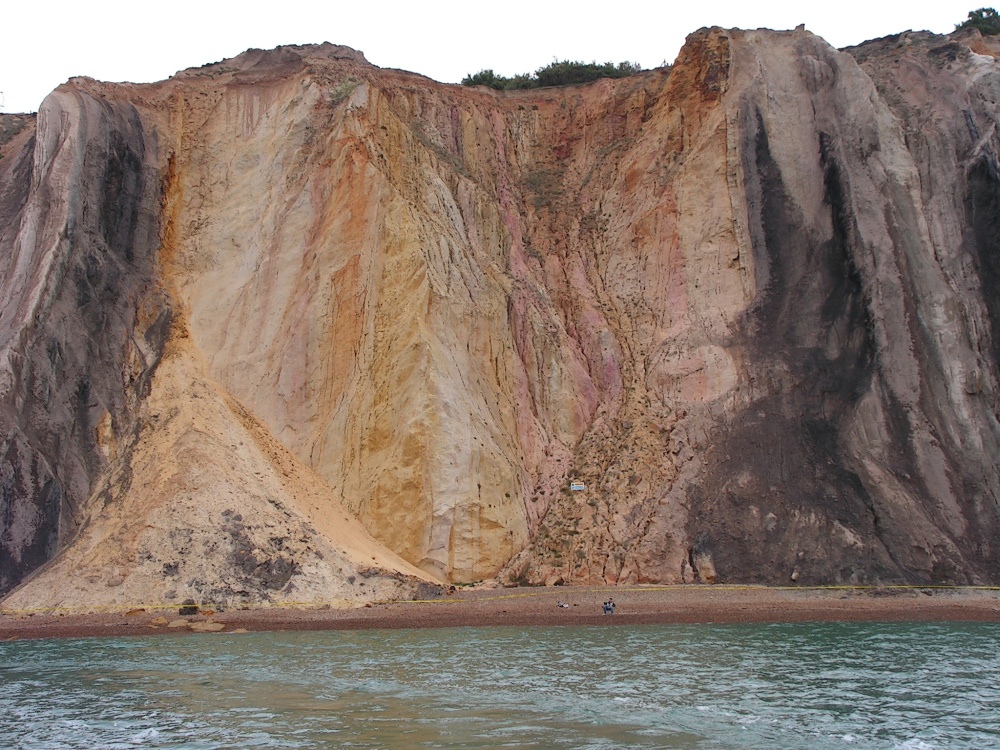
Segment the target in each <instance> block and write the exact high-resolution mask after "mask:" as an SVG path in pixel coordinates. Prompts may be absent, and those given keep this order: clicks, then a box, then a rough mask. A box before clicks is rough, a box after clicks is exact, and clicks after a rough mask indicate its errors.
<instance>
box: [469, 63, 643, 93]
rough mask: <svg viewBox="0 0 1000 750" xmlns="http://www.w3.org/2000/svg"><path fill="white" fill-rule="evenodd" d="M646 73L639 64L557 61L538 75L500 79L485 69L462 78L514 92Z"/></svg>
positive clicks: (543, 68) (524, 74) (536, 73)
mask: <svg viewBox="0 0 1000 750" xmlns="http://www.w3.org/2000/svg"><path fill="white" fill-rule="evenodd" d="M641 71H642V67H641V66H640V65H639V63H631V62H620V63H618V64H617V65H616V64H615V63H612V62H606V63H603V64H598V63H596V62H589V63H585V62H578V61H570V60H555V61H553V62H552V63H551V64H549V65H546V66H544V67H542V68H539V69H538V70H536V71H535V72H534V73H523V74H521V75H516V76H513V77H511V78H507V77H505V76H498V75H497V74H496V73H494V72H493V71H492V69H486V70H481V71H479V72H478V73H476V74H475V75H467V76H466V77H465V78H463V79H462V85H463V86H489V87H490V88H491V89H496V90H497V91H513V90H515V89H537V88H542V87H543V86H573V85H575V84H579V83H590V82H591V81H596V80H597V79H598V78H625V77H626V76H631V75H635V74H636V73H639V72H641Z"/></svg>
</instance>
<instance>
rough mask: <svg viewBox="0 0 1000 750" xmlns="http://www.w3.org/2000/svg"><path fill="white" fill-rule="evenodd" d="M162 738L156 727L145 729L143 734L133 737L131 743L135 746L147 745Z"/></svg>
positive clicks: (139, 733)
mask: <svg viewBox="0 0 1000 750" xmlns="http://www.w3.org/2000/svg"><path fill="white" fill-rule="evenodd" d="M159 736H160V730H159V729H157V728H156V727H149V728H148V729H143V730H142V731H141V732H138V733H137V734H135V735H133V736H132V738H131V739H130V740H129V742H130V743H131V744H133V745H145V744H146V743H147V742H149V741H151V740H152V741H155V740H157V739H158V738H159Z"/></svg>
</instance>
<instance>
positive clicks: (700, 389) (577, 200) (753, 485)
mask: <svg viewBox="0 0 1000 750" xmlns="http://www.w3.org/2000/svg"><path fill="white" fill-rule="evenodd" d="M998 97H1000V67H998V63H997V61H996V60H995V59H994V57H993V56H992V47H991V43H990V41H989V40H985V39H983V38H982V37H980V36H979V35H978V34H977V33H965V34H963V35H953V36H952V37H937V36H933V35H930V34H920V33H917V34H913V33H908V34H904V35H901V36H899V37H897V38H891V39H883V40H877V41H875V42H870V43H868V44H865V45H862V46H860V47H858V48H854V49H851V50H846V51H837V50H834V49H832V48H831V47H829V46H828V45H827V44H826V43H825V42H823V41H822V40H821V39H819V38H817V37H815V36H813V35H811V34H809V33H807V32H804V31H795V32H784V33H777V32H768V31H755V32H743V31H722V30H719V29H711V30H702V31H700V32H698V33H696V34H693V35H692V36H691V37H690V38H689V40H688V42H687V44H686V45H685V47H684V49H683V50H682V51H681V54H680V56H679V57H678V60H677V62H676V64H675V65H674V66H673V67H672V68H669V69H660V70H655V71H649V72H647V73H643V74H640V75H637V76H634V77H631V78H627V79H620V80H615V81H610V80H604V81H599V82H597V83H594V84H590V85H586V86H580V87H572V88H566V89H541V90H534V91H522V92H507V93H498V92H494V91H491V90H486V89H467V88H461V87H457V86H448V85H442V84H437V83H434V82H432V81H429V80H427V79H425V78H422V77H420V76H417V75H414V74H409V73H404V72H400V71H390V70H381V69H378V68H375V67H373V66H371V65H369V64H368V63H367V62H366V61H365V60H364V58H363V57H362V56H361V55H360V54H359V53H357V52H354V51H353V50H350V49H348V48H344V47H335V46H332V45H321V46H317V47H282V48H279V49H277V50H273V51H270V52H261V51H256V50H251V51H249V52H247V53H244V54H243V55H241V56H239V57H237V58H235V59H233V60H229V61H225V62H223V63H218V64H215V65H210V66H205V67H204V68H200V69H195V70H189V71H184V72H182V73H179V74H178V75H177V76H175V77H174V78H172V79H170V80H169V81H165V82H163V83H159V84H151V85H142V86H139V85H112V84H103V83H98V82H95V81H91V80H89V79H74V80H72V81H70V82H69V83H68V84H66V85H65V86H63V87H60V89H58V90H57V91H56V92H54V93H53V94H52V95H51V96H50V97H49V98H48V99H47V100H46V102H45V103H44V105H43V107H42V110H41V111H40V113H39V115H38V121H37V124H35V123H33V122H29V121H25V122H22V123H20V125H19V128H20V129H19V130H18V133H17V135H15V136H14V137H13V138H12V139H11V140H10V141H9V142H7V143H5V144H3V145H2V146H0V148H2V153H3V155H4V156H3V158H2V159H0V220H2V223H0V250H2V256H0V257H2V262H3V263H4V264H5V271H4V274H3V277H2V284H3V288H2V289H0V292H2V294H0V303H2V305H3V307H2V308H0V351H2V356H3V361H2V367H0V373H2V378H3V385H2V387H0V435H2V436H3V443H2V448H3V459H2V460H3V464H2V468H0V490H2V494H0V511H2V513H0V544H2V547H0V550H2V552H0V554H2V557H0V574H2V576H3V579H2V580H0V590H2V589H5V588H10V587H11V586H13V585H15V584H17V583H18V582H19V581H20V580H21V579H22V578H23V577H24V576H25V575H27V574H29V573H31V571H36V572H34V573H32V574H31V576H30V577H29V579H28V580H27V581H26V582H25V583H24V584H23V585H22V586H21V587H20V588H19V589H17V591H16V592H15V593H14V594H13V595H12V596H11V597H9V598H8V600H7V601H8V604H9V603H10V602H14V603H16V604H18V605H20V606H25V605H27V604H30V603H39V602H41V603H45V604H57V603H66V602H73V603H78V602H82V601H119V602H134V601H139V600H142V601H154V600H156V601H158V600H162V599H163V598H165V597H167V598H169V597H176V598H180V597H188V596H192V597H200V598H202V599H207V600H213V601H227V602H230V601H231V602H236V601H251V602H252V601H262V600H285V601H329V600H344V601H362V600H364V599H366V598H371V597H374V596H386V595H393V596H399V595H405V594H406V593H408V592H413V591H416V590H417V589H418V588H419V586H420V585H421V584H420V583H419V582H420V581H421V580H424V581H426V580H439V581H447V580H456V581H473V580H480V579H484V578H489V577H493V576H497V575H499V576H501V577H502V578H503V579H504V580H508V579H510V580H522V581H532V582H547V583H553V582H556V581H558V580H560V579H561V580H563V581H566V582H605V581H606V582H651V581H659V582H675V581H694V580H707V581H711V580H717V579H723V580H729V581H736V580H742V581H762V582H785V581H789V580H797V581H799V582H802V583H818V582H834V581H854V582H870V581H890V580H893V581H897V580H903V581H914V582H917V581H919V582H927V581H942V582H956V583H967V582H981V581H996V580H998V579H1000V567H998V562H997V561H998V554H1000V549H998V546H1000V506H998V497H1000V494H998V493H1000V475H998V469H997V458H998V456H1000V451H998V440H1000V430H998V424H997V414H998V410H997V409H998V402H997V397H998V392H997V362H998V356H997V355H998V351H1000V344H998V343H997V341H998V340H1000V339H998V337H1000V328H998V326H1000V303H998V302H997V300H998V299H1000V297H998V296H997V288H996V281H997V278H998V276H1000V261H998V260H997V258H998V257H1000V247H997V242H998V240H997V237H998V236H1000V235H998V232H997V231H996V230H997V228H998V224H1000V205H998V204H1000V182H998V180H1000V177H998V174H1000V170H998V168H997V153H998V146H1000V141H998V137H997V134H996V123H997V120H998V108H997V106H998V105H997V101H998ZM15 129H18V128H11V130H15ZM5 132H6V131H5ZM994 332H996V333H994ZM571 479H576V480H581V481H584V482H585V484H586V490H585V491H583V492H572V491H570V489H569V482H570V480H571ZM46 560H49V561H50V562H48V563H47V564H44V565H43V563H44V562H45V561H46ZM39 566H41V567H39ZM362 579H364V580H362ZM364 581H369V584H368V586H367V588H365V587H361V586H360V583H363V582H364ZM376 589H377V590H376Z"/></svg>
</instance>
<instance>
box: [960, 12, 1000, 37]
mask: <svg viewBox="0 0 1000 750" xmlns="http://www.w3.org/2000/svg"><path fill="white" fill-rule="evenodd" d="M959 29H979V31H980V32H981V33H982V34H985V35H987V36H995V35H997V34H1000V15H998V14H997V12H996V11H995V10H993V8H980V9H979V10H970V11H969V18H968V20H967V21H965V22H963V23H960V24H956V26H955V30H956V31H958V30H959Z"/></svg>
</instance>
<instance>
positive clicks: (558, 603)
mask: <svg viewBox="0 0 1000 750" xmlns="http://www.w3.org/2000/svg"><path fill="white" fill-rule="evenodd" d="M556 606H557V607H560V608H562V609H569V605H568V604H567V603H566V602H564V601H563V600H562V599H560V600H559V601H558V602H556Z"/></svg>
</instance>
